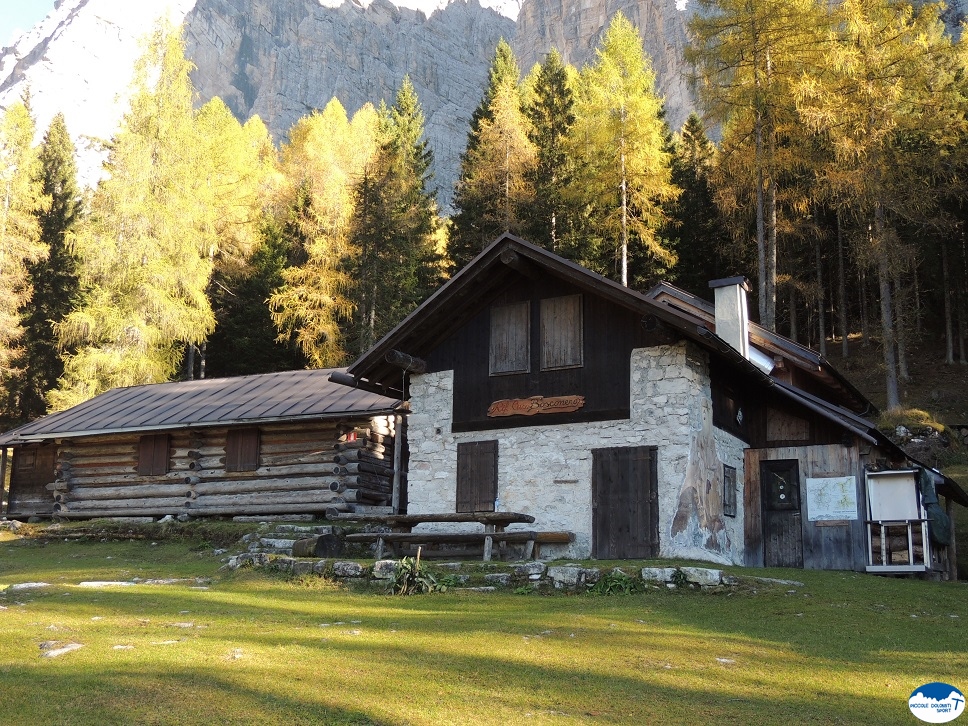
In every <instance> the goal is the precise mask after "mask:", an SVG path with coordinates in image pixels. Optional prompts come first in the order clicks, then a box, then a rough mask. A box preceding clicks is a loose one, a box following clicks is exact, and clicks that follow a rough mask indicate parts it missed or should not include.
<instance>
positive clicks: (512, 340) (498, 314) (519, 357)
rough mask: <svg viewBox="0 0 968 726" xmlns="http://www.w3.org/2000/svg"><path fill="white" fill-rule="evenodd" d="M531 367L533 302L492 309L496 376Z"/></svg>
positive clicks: (492, 338) (499, 306) (492, 371)
mask: <svg viewBox="0 0 968 726" xmlns="http://www.w3.org/2000/svg"><path fill="white" fill-rule="evenodd" d="M530 370H531V303H530V302H528V301H527V300H525V301H524V302H519V303H513V304H511V305H497V306H495V307H492V308H491V364H490V372H491V375H492V376H495V375H504V374H508V373H528V372H529V371H530Z"/></svg>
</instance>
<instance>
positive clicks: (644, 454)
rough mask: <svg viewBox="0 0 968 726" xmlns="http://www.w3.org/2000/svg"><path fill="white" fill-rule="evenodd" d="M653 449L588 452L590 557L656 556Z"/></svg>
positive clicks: (655, 499) (657, 511)
mask: <svg viewBox="0 0 968 726" xmlns="http://www.w3.org/2000/svg"><path fill="white" fill-rule="evenodd" d="M656 480H657V476H656V448H655V447H651V446H632V447H621V448H609V449H593V450H592V556H593V557H595V558H597V559H600V560H612V559H641V558H644V559H649V558H653V557H657V556H658V554H659V507H658V487H657V482H656Z"/></svg>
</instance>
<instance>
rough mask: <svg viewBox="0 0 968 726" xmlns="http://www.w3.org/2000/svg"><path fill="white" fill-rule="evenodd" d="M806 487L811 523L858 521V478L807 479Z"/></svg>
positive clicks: (830, 477) (808, 517)
mask: <svg viewBox="0 0 968 726" xmlns="http://www.w3.org/2000/svg"><path fill="white" fill-rule="evenodd" d="M806 485H807V519H808V520H809V521H811V522H824V521H831V520H841V519H857V479H856V477H853V476H828V477H818V478H810V477H807V479H806Z"/></svg>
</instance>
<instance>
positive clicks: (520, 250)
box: [347, 233, 968, 506]
mask: <svg viewBox="0 0 968 726" xmlns="http://www.w3.org/2000/svg"><path fill="white" fill-rule="evenodd" d="M514 273H520V274H524V275H525V276H529V277H537V276H548V275H551V276H553V277H557V278H559V279H561V280H563V281H566V282H568V283H570V284H572V285H574V286H575V287H577V288H579V289H581V290H584V291H587V292H590V293H593V294H595V295H599V296H601V297H603V298H605V299H606V300H608V301H610V302H612V303H614V304H616V305H619V306H621V307H624V308H626V309H629V310H632V311H633V312H636V313H639V314H640V315H642V317H643V319H645V318H648V317H652V318H655V319H658V320H659V321H661V322H662V323H664V324H665V325H666V326H668V327H669V328H671V329H674V330H675V331H677V332H678V333H679V334H681V335H682V336H683V337H684V338H687V339H689V340H692V341H694V342H696V343H698V344H699V345H700V346H702V347H703V348H705V349H706V350H709V351H711V352H712V353H713V354H715V355H718V356H719V357H720V358H721V359H723V360H725V361H727V362H728V363H729V364H731V365H733V366H736V367H737V368H739V369H741V370H742V371H744V372H745V373H747V374H748V375H749V376H751V377H752V378H753V379H754V380H756V381H758V382H759V383H760V384H761V385H763V386H764V387H768V388H771V389H773V390H775V391H777V392H778V394H779V395H782V396H783V397H785V398H788V399H791V400H793V401H794V402H795V403H797V404H799V405H800V406H802V407H804V408H806V409H809V410H811V411H813V412H814V413H815V414H817V415H819V416H822V417H823V418H825V419H827V420H829V421H831V422H832V423H834V424H836V425H837V426H839V427H841V428H843V429H845V430H848V431H850V432H852V433H853V434H855V435H857V436H859V437H860V438H861V439H862V440H865V441H868V442H869V443H872V444H877V445H879V446H883V447H885V448H887V449H888V450H890V451H893V452H896V453H897V454H898V455H900V456H903V457H907V458H908V459H910V458H911V457H909V456H907V454H906V453H905V452H904V451H903V450H902V449H901V448H900V447H898V446H897V445H896V444H894V443H893V442H891V441H890V439H888V438H887V437H886V436H884V434H883V433H881V432H880V431H879V430H878V429H877V427H876V426H875V425H874V424H873V423H872V422H871V421H870V420H868V419H867V418H865V417H864V416H866V415H870V414H872V413H876V408H875V407H874V406H873V404H872V403H871V402H870V401H868V400H867V398H866V397H865V396H864V395H863V394H862V393H860V392H859V391H858V390H857V389H856V388H855V387H854V386H853V385H852V384H850V382H849V381H847V379H846V378H844V377H843V376H842V375H841V374H840V373H838V372H837V371H836V370H835V369H834V368H833V366H831V365H830V364H829V363H828V362H827V361H826V360H824V359H823V357H822V356H820V355H819V354H817V353H816V352H815V351H813V350H811V349H809V348H806V347H805V346H802V345H800V344H799V343H796V342H794V341H792V340H790V339H789V338H785V337H783V336H782V335H779V334H777V333H773V332H772V331H768V330H766V329H765V328H763V327H761V326H759V325H756V324H755V323H753V324H751V328H752V332H751V338H752V340H751V343H752V344H754V345H757V346H759V347H761V348H762V349H764V350H765V351H767V352H769V353H771V354H776V355H782V356H783V357H784V359H785V360H790V361H792V362H793V363H794V364H796V365H798V366H800V367H802V368H804V370H807V371H808V372H810V373H811V374H812V375H814V376H815V377H816V378H817V379H819V380H820V381H821V382H823V383H825V384H826V385H827V386H829V387H830V388H833V389H834V390H838V391H839V392H840V393H841V394H844V395H845V399H846V401H847V402H849V403H850V404H851V405H852V407H853V408H854V409H855V410H849V409H847V408H845V407H843V406H840V405H837V404H835V403H832V402H830V401H827V400H824V399H822V398H820V397H817V396H814V395H811V394H809V393H807V392H806V391H803V390H801V389H799V388H796V387H794V386H792V385H790V384H787V383H783V382H782V381H780V380H778V379H777V378H773V377H771V376H770V375H769V374H767V373H765V372H763V371H762V370H760V369H759V368H757V367H756V366H755V365H754V364H753V363H751V362H750V361H749V360H747V359H746V358H744V357H743V356H742V355H741V354H740V353H738V352H737V351H736V350H734V349H733V348H732V347H731V346H730V345H729V343H727V342H726V341H725V340H723V339H722V338H720V337H719V336H718V335H716V332H715V329H716V325H715V310H714V308H713V306H712V305H711V304H710V303H707V302H706V301H704V300H702V299H701V298H697V297H695V296H693V295H690V294H689V293H687V292H685V291H683V290H679V289H678V288H675V287H674V286H672V285H669V284H667V283H661V284H660V285H657V286H656V287H654V288H652V290H650V291H649V292H648V293H641V292H638V291H636V290H632V289H630V288H628V287H625V286H623V285H620V284H619V283H617V282H614V281H613V280H609V279H607V278H605V277H602V276H601V275H599V274H597V273H595V272H592V271H591V270H588V269H586V268H584V267H582V266H580V265H578V264H576V263H574V262H571V261H570V260H566V259H564V258H562V257H559V256H558V255H555V254H554V253H552V252H549V251H548V250H545V249H542V248H540V247H537V246H535V245H533V244H531V243H530V242H526V241H525V240H523V239H521V238H520V237H516V236H514V235H512V234H509V233H505V234H504V235H502V236H500V237H498V238H497V239H496V240H495V241H494V242H493V243H491V244H490V245H489V246H488V247H487V248H486V249H485V250H484V251H483V252H481V253H480V254H479V255H478V256H477V257H475V258H474V259H473V260H471V262H470V263H468V264H467V265H466V266H465V267H464V268H463V269H461V270H460V271H459V272H458V273H457V274H456V275H454V276H453V277H452V278H451V279H450V280H448V281H447V282H446V283H444V285H443V286H441V287H440V288H439V289H438V290H437V291H436V292H435V293H434V294H433V295H431V296H430V297H429V298H427V300H425V301H424V302H423V303H422V304H421V305H420V306H419V307H417V308H416V309H415V310H414V311H413V312H412V313H410V315H408V316H407V317H406V318H404V320H403V321H402V322H400V323H399V324H398V325H397V326H396V327H395V328H394V329H393V330H391V331H390V332H389V333H387V334H386V335H385V336H383V338H381V339H380V340H379V341H378V342H377V343H376V345H374V346H373V347H372V348H371V349H370V350H368V351H367V352H366V353H364V354H363V355H362V356H360V358H359V359H357V360H356V361H355V362H354V363H353V364H352V365H350V366H349V367H348V368H347V373H348V374H349V376H351V377H352V379H353V380H352V382H350V384H351V385H352V384H353V383H355V384H356V385H358V386H360V387H362V388H364V389H366V388H370V389H372V390H382V391H385V392H387V393H390V394H391V395H393V396H398V397H400V398H403V395H404V394H403V388H404V387H403V385H402V378H403V374H402V371H401V369H400V368H399V367H398V366H397V365H394V364H393V363H391V362H389V361H388V358H387V357H388V354H390V353H391V351H400V352H402V353H405V354H408V355H411V356H415V357H421V356H426V355H427V354H428V353H429V352H430V351H431V350H433V348H434V347H436V345H437V344H438V343H439V342H440V341H442V340H444V339H446V338H447V337H449V336H450V335H451V334H453V333H454V332H456V331H457V330H458V329H459V328H460V327H461V326H462V325H464V324H465V323H466V322H467V321H468V320H469V319H470V318H472V317H473V316H474V315H475V314H477V313H478V312H479V311H480V309H481V307H482V306H484V305H486V304H487V303H488V302H489V301H490V300H491V299H493V298H494V297H495V296H496V295H497V294H498V293H499V292H501V290H502V289H504V288H505V287H506V285H507V284H508V282H509V276H510V275H512V274H514ZM857 411H860V412H862V413H860V414H858V413H857ZM911 460H912V461H915V463H919V462H916V460H914V459H911ZM939 491H940V492H942V493H943V494H945V495H946V496H951V497H952V498H953V499H954V500H955V501H957V502H958V503H959V504H962V505H964V506H968V494H966V493H965V492H964V491H963V490H962V489H961V487H959V486H958V484H957V483H956V482H954V481H953V480H951V479H949V478H947V477H945V482H944V484H943V485H942V486H941V487H939Z"/></svg>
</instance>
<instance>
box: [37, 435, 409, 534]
mask: <svg viewBox="0 0 968 726" xmlns="http://www.w3.org/2000/svg"><path fill="white" fill-rule="evenodd" d="M394 428H395V426H394V420H393V417H388V416H378V417H373V418H367V419H362V420H351V421H343V422H315V423H305V424H294V423H286V424H282V423H279V424H264V425H262V426H261V427H260V432H259V466H258V468H257V469H255V470H254V471H226V464H225V462H226V439H227V432H228V429H227V428H211V429H195V430H191V431H185V430H182V431H172V432H169V434H168V436H169V439H168V441H169V461H168V471H167V473H165V474H159V475H153V476H145V475H141V474H139V473H138V451H139V436H138V435H130V434H129V435H117V436H97V437H89V438H84V439H78V440H76V441H68V442H63V443H62V445H61V446H60V447H59V452H58V459H57V466H56V480H55V481H54V482H53V483H51V484H48V485H47V488H48V490H50V491H51V494H52V496H53V498H54V514H55V515H56V516H61V517H73V518H90V517H104V516H163V515H166V514H174V515H177V514H189V515H191V516H206V515H237V514H299V513H316V514H322V513H324V512H325V511H327V510H333V509H335V510H336V511H339V512H363V513H372V514H379V513H389V512H390V509H389V508H388V507H389V505H390V503H391V500H392V495H393V480H394V467H393V456H394V443H395V439H394V434H395V431H394Z"/></svg>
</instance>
